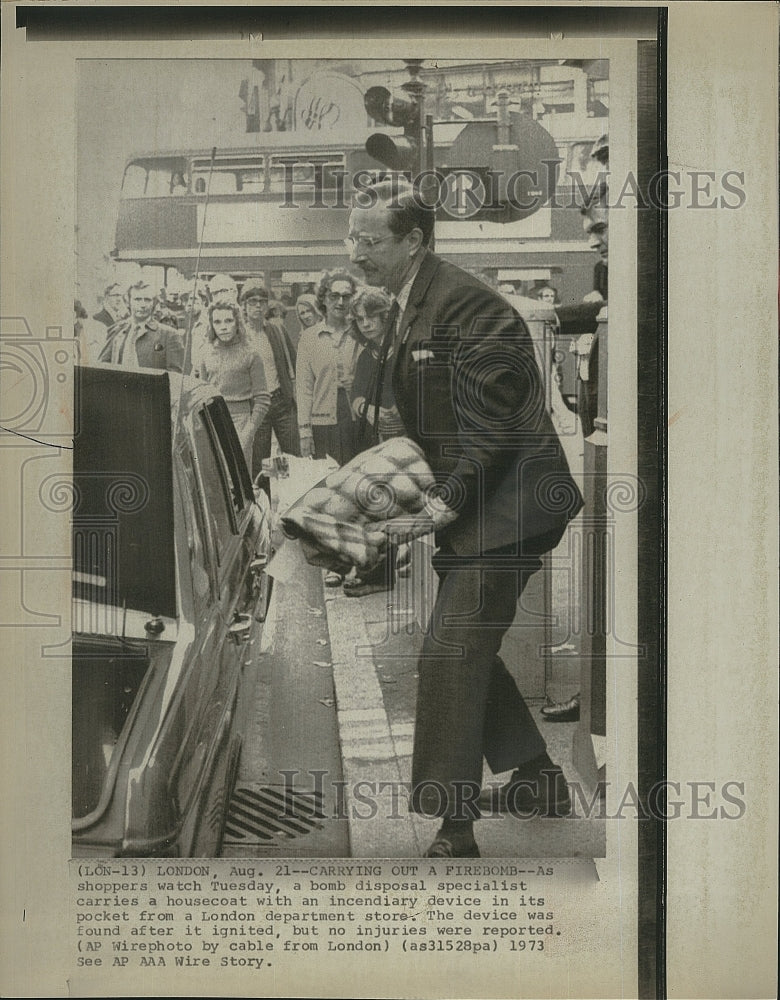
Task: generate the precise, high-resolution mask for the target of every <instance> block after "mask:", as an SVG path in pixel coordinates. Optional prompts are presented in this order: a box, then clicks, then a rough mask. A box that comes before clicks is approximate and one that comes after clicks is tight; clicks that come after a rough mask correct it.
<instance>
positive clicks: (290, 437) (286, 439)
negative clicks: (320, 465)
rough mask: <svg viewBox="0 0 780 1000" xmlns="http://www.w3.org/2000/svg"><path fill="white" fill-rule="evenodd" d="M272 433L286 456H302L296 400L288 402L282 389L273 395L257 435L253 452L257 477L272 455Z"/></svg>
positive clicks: (253, 466)
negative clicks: (264, 460)
mask: <svg viewBox="0 0 780 1000" xmlns="http://www.w3.org/2000/svg"><path fill="white" fill-rule="evenodd" d="M271 431H273V432H274V434H275V435H276V440H277V441H278V442H279V447H280V448H281V449H282V451H283V452H284V453H285V455H300V453H301V442H300V439H299V437H298V414H297V411H296V408H295V400H288V401H286V400H285V399H284V397H283V395H282V392H281V390H280V389H277V390H276V391H275V392H273V393H272V394H271V405H270V407H269V409H268V413H266V415H265V417H264V418H263V422H262V424H260V427H259V428H258V431H257V434H256V435H255V445H254V449H253V451H252V471H253V474H254V475H255V476H256V475H257V474H258V473H259V472H260V468H261V466H262V463H263V459H264V458H268V457H269V456H270V454H271Z"/></svg>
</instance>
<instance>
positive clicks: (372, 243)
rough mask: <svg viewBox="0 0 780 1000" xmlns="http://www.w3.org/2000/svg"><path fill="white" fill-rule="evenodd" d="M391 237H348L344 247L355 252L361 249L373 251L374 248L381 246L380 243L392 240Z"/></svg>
mask: <svg viewBox="0 0 780 1000" xmlns="http://www.w3.org/2000/svg"><path fill="white" fill-rule="evenodd" d="M391 238H392V237H390V236H347V237H346V239H345V240H344V246H345V247H346V248H347V250H354V249H356V248H359V249H361V250H373V249H374V247H376V246H379V244H380V243H384V242H385V241H386V240H389V239H391Z"/></svg>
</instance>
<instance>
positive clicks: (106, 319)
mask: <svg viewBox="0 0 780 1000" xmlns="http://www.w3.org/2000/svg"><path fill="white" fill-rule="evenodd" d="M92 319H96V320H97V321H98V323H102V324H103V326H113V325H114V323H116V322H117V320H115V319H114V317H113V316H112V315H111V313H110V312H109V311H108V309H105V308H104V309H101V310H100V312H96V313H95V315H94V316H93V317H92Z"/></svg>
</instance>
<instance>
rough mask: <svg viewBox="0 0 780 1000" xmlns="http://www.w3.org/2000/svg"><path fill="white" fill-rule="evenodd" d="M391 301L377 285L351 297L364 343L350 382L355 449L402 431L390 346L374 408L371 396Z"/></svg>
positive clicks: (373, 399)
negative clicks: (394, 394) (355, 424)
mask: <svg viewBox="0 0 780 1000" xmlns="http://www.w3.org/2000/svg"><path fill="white" fill-rule="evenodd" d="M391 305H392V300H391V298H390V296H389V295H388V294H387V293H386V292H385V291H383V290H382V289H381V288H361V289H359V290H358V292H357V293H356V294H355V297H354V298H353V300H352V318H353V320H354V322H355V325H356V327H357V331H358V335H357V339H358V340H360V341H361V342H362V343H363V344H364V348H363V350H362V352H361V353H360V356H359V357H358V360H357V364H356V366H355V379H354V382H353V383H352V409H353V412H354V414H355V418H356V421H357V434H356V439H355V450H356V452H358V451H364V450H365V449H366V448H370V447H371V446H372V445H375V444H377V443H378V442H380V441H386V440H387V439H388V438H391V437H398V436H399V435H401V434H403V433H404V427H403V424H402V423H401V417H400V414H399V413H398V410H397V408H396V405H395V400H394V399H393V386H392V379H391V374H392V370H393V365H392V349H391V350H390V352H389V353H388V355H387V360H386V362H385V368H384V377H383V379H382V395H381V399H380V400H379V408H378V411H377V408H376V400H375V389H376V383H377V378H378V376H379V363H380V357H381V354H382V342H383V340H384V335H385V330H386V327H387V316H388V313H389V312H390V307H391Z"/></svg>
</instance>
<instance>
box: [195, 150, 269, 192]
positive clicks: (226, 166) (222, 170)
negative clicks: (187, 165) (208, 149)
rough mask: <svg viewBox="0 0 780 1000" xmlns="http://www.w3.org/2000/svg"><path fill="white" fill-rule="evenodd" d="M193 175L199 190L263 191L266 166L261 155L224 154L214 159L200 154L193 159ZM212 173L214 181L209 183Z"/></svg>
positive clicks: (196, 188) (196, 189)
mask: <svg viewBox="0 0 780 1000" xmlns="http://www.w3.org/2000/svg"><path fill="white" fill-rule="evenodd" d="M192 176H193V178H194V185H193V188H194V191H195V193H196V194H205V193H206V191H208V192H209V193H210V194H240V193H248V192H252V193H254V192H258V193H262V191H263V185H264V183H265V170H264V165H263V157H262V156H250V157H247V156H225V157H222V158H221V159H218V160H216V161H215V163H214V168H213V170H212V167H211V160H210V159H206V158H205V157H202V158H201V157H198V158H196V159H194V160H193V161H192ZM209 176H210V177H211V182H210V183H209Z"/></svg>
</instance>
